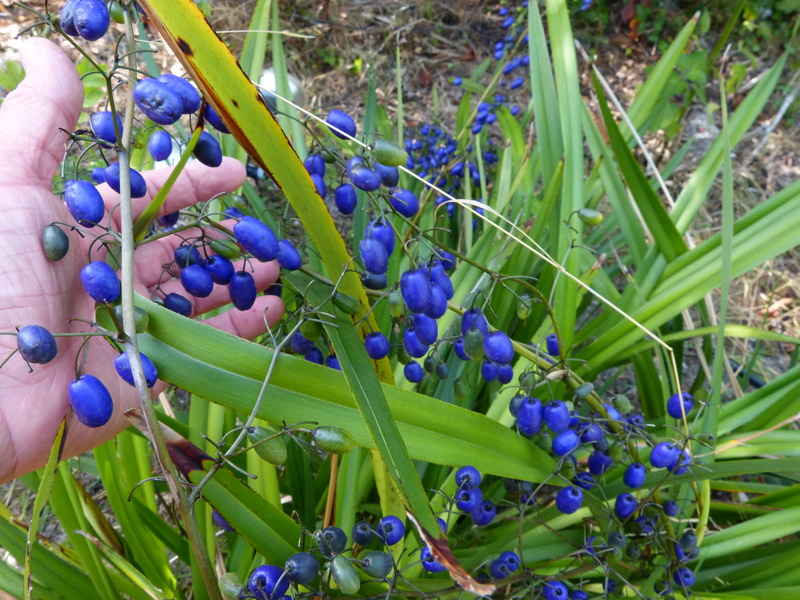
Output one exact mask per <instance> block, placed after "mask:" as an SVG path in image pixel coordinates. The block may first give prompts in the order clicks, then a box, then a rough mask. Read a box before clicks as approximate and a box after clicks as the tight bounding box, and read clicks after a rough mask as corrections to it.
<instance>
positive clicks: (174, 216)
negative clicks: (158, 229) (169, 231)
mask: <svg viewBox="0 0 800 600" xmlns="http://www.w3.org/2000/svg"><path fill="white" fill-rule="evenodd" d="M180 218H181V211H179V210H176V211H174V212H171V213H169V214H166V215H164V216H162V217H158V222H159V223H161V224H162V225H163V226H164V227H174V226H175V223H177V222H178V219H180Z"/></svg>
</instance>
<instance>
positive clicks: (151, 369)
mask: <svg viewBox="0 0 800 600" xmlns="http://www.w3.org/2000/svg"><path fill="white" fill-rule="evenodd" d="M139 358H140V359H141V360H142V371H144V379H145V382H146V383H147V387H153V386H154V385H155V384H156V381H158V369H156V366H155V365H154V364H153V361H152V360H150V358H149V357H148V356H147V355H145V354H142V353H141V352H140V353H139ZM114 368H115V369H116V370H117V373H118V374H119V376H120V377H122V379H124V380H125V381H126V382H127V383H129V384H130V385H134V386H135V385H136V383H135V382H134V380H133V371H132V370H131V361H130V358H129V357H128V353H127V352H123V353H122V354H120V355H119V356H118V357H117V358H115V359H114Z"/></svg>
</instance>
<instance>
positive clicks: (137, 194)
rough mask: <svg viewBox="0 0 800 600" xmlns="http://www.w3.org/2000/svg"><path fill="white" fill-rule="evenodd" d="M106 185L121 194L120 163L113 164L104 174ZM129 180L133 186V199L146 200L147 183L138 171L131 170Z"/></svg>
mask: <svg viewBox="0 0 800 600" xmlns="http://www.w3.org/2000/svg"><path fill="white" fill-rule="evenodd" d="M104 175H105V178H106V183H107V184H108V187H110V188H111V189H112V190H114V191H115V192H117V193H118V194H119V193H120V189H121V182H120V166H119V163H118V162H115V163H112V164H110V165H108V166H107V167H106V171H105V173H104ZM128 176H129V178H130V184H131V198H144V197H145V196H146V195H147V182H146V181H145V180H144V177H142V174H141V173H139V171H137V170H136V169H129V175H128Z"/></svg>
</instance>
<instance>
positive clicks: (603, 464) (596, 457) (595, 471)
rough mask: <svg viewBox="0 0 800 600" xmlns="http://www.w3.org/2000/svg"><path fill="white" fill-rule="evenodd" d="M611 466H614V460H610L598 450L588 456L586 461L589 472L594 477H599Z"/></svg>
mask: <svg viewBox="0 0 800 600" xmlns="http://www.w3.org/2000/svg"><path fill="white" fill-rule="evenodd" d="M613 464H614V459H612V458H611V457H610V456H609V455H608V454H606V453H605V452H600V451H599V450H595V451H594V452H592V453H591V454H590V455H589V459H588V460H587V465H588V466H589V471H590V472H591V473H592V475H594V476H595V477H600V476H601V475H602V474H603V473H605V472H606V471H608V470H609V469H610V468H611V465H613Z"/></svg>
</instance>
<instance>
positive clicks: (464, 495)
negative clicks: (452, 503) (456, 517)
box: [456, 488, 483, 512]
mask: <svg viewBox="0 0 800 600" xmlns="http://www.w3.org/2000/svg"><path fill="white" fill-rule="evenodd" d="M482 501H483V493H482V492H481V488H474V489H471V490H460V491H459V492H458V493H457V494H456V507H457V508H458V510H463V511H464V512H472V511H473V510H475V508H477V507H478V505H479V504H480V503H481V502H482Z"/></svg>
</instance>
